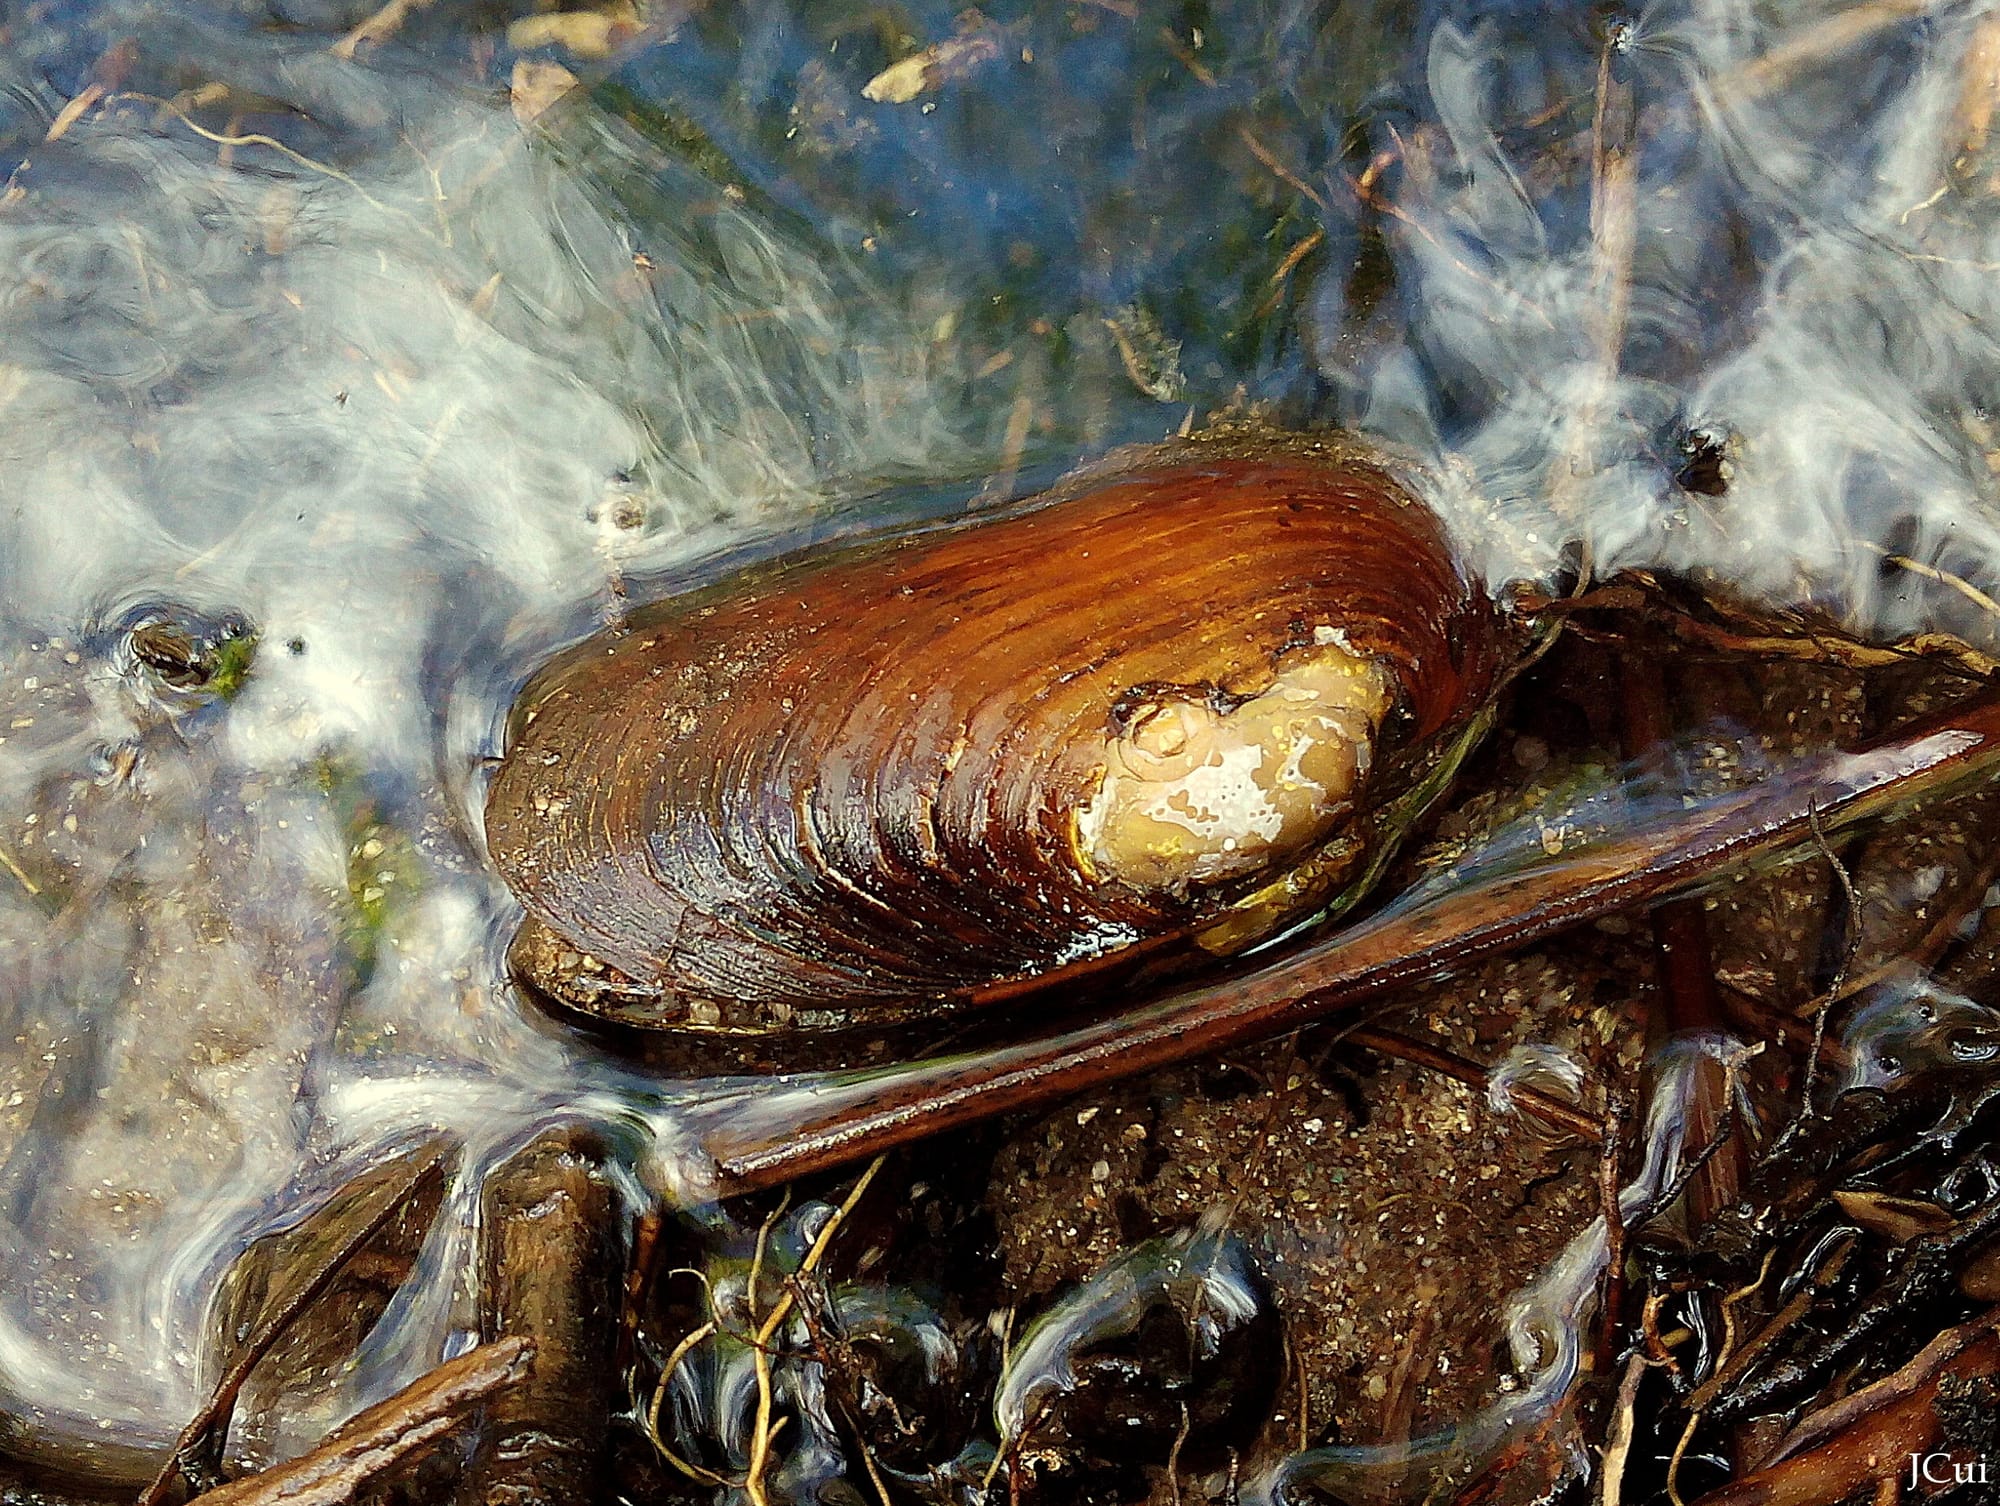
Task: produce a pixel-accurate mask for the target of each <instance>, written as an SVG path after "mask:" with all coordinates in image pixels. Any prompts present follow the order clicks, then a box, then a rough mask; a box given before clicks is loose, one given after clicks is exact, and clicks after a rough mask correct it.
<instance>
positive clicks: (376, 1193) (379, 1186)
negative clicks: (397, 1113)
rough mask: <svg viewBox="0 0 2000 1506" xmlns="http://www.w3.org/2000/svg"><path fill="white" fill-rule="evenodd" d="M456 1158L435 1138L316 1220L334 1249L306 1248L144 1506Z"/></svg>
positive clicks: (367, 1177)
mask: <svg viewBox="0 0 2000 1506" xmlns="http://www.w3.org/2000/svg"><path fill="white" fill-rule="evenodd" d="M456 1153H457V1147H456V1145H455V1144H454V1143H453V1142H452V1141H451V1140H449V1139H447V1138H446V1137H444V1136H442V1135H439V1136H435V1137H433V1138H432V1139H431V1140H429V1141H427V1142H426V1143H425V1144H423V1145H421V1146H419V1147H417V1148H416V1149H415V1150H411V1151H407V1152H405V1153H404V1154H402V1155H400V1156H398V1157H396V1158H395V1159H394V1160H391V1161H389V1162H388V1163H386V1164H384V1165H381V1166H376V1167H371V1168H369V1169H368V1170H367V1171H365V1172H363V1173H361V1174H360V1175H359V1176H357V1177H355V1178H354V1179H353V1181H351V1182H350V1183H348V1185H347V1186H346V1187H344V1188H342V1189H341V1191H340V1192H339V1193H338V1194H337V1195H336V1198H335V1200H334V1201H333V1202H332V1203H330V1204H328V1205H327V1207H326V1208H324V1209H321V1210H320V1211H319V1212H318V1213H316V1214H315V1215H314V1216H313V1217H314V1218H315V1219H320V1220H324V1221H325V1222H326V1224H327V1229H326V1232H327V1233H328V1234H329V1235H330V1236H331V1241H330V1243H329V1244H328V1245H327V1246H326V1247H325V1248H324V1249H320V1250H313V1249H311V1248H307V1249H306V1250H304V1251H302V1252H301V1258H299V1259H298V1260H296V1261H295V1262H293V1263H291V1264H290V1265H289V1266H288V1268H287V1269H285V1270H283V1271H282V1272H280V1278H281V1281H282V1282H285V1283H288V1284H281V1285H280V1286H279V1287H278V1288H277V1290H276V1291H274V1292H270V1293H267V1294H266V1296H265V1298H264V1301H263V1306H262V1311H261V1312H259V1313H258V1314H257V1315H256V1318H255V1321H254V1322H253V1324H252V1326H251V1328H250V1331H249V1333H248V1334H247V1335H246V1336H245V1338H244V1339H243V1341H242V1343H241V1344H240V1345H238V1346H237V1349H236V1353H235V1356H234V1358H233V1359H232V1360H231V1362H230V1364H229V1366H228V1368H227V1369H226V1370H224V1371H223V1373H222V1376H221V1378H220V1379H219V1380H217V1381H216V1383H215V1387H214V1389H213V1390H212V1391H211V1392H210V1393H209V1398H208V1401H207V1403H206V1404H205V1405H204V1406H203V1407H202V1408H201V1410H200V1411H198V1412H197V1413H195V1415H194V1417H193V1418H192V1419H191V1420H190V1421H189V1422H188V1425H187V1426H186V1427H185V1428H183V1429H182V1430H181V1435H180V1437H179V1438H178V1439H177V1440H176V1441H175V1443H174V1447H173V1451H172V1452H171V1453H170V1454H169V1455H168V1456H167V1460H166V1463H165V1464H163V1465H162V1466H161V1468H160V1472H159V1474H158V1475H156V1476H155V1477H154V1479H153V1482H152V1483H151V1484H150V1485H148V1486H147V1487H146V1489H145V1490H144V1491H143V1492H141V1494H140V1496H139V1502H138V1506H159V1503H161V1502H163V1501H164V1500H165V1499H166V1498H167V1495H168V1493H169V1491H170V1490H171V1489H172V1488H173V1484H174V1481H175V1479H176V1478H177V1477H187V1476H189V1475H190V1470H191V1467H192V1466H193V1465H194V1463H195V1462H196V1461H198V1460H200V1459H201V1458H202V1457H203V1456H204V1455H205V1454H207V1453H208V1452H210V1450H211V1447H212V1445H213V1444H214V1443H215V1442H216V1441H218V1440H219V1439H220V1437H221V1435H222V1434H223V1433H226V1432H227V1431H228V1427H229V1419H230V1415H231V1413H233V1412H234V1410H235V1407H236V1398H237V1396H238V1394H239V1393H240V1392H241V1391H242V1390H243V1387H244V1384H245V1383H246V1382H247V1381H248V1380H249V1379H250V1374H251V1372H252V1371H253V1370H255V1369H256V1368H257V1365H258V1363H259V1362H260V1361H262V1360H263V1358H264V1357H265V1356H266V1355H267V1354H269V1353H270V1351H271V1349H272V1347H273V1346H274V1345H276V1344H277V1343H278V1341H279V1340H280V1339H282V1338H283V1337H284V1336H285V1334H286V1333H287V1332H288V1331H289V1330H290V1328H291V1327H292V1325H293V1324H294V1323H296V1322H297V1321H298V1320H299V1318H300V1317H301V1316H302V1315H303V1314H304V1313H305V1312H306V1310H307V1309H308V1308H310V1307H311V1306H312V1304H313V1303H314V1302H316V1301H317V1300H318V1299H319V1298H320V1297H321V1296H322V1295H324V1294H325V1292H326V1290H327V1289H328V1287H330V1286H331V1285H332V1284H333V1282H334V1280H335V1278H336V1277H338V1276H339V1275H340V1273H341V1272H342V1271H343V1270H345V1269H346V1267H347V1266H348V1264H349V1262H351V1261H352V1260H353V1259H354V1258H355V1257H356V1256H357V1255H358V1254H360V1253H361V1252H362V1251H364V1250H366V1249H367V1248H368V1247H369V1246H370V1245H371V1244H372V1243H373V1242H374V1240H375V1239H376V1237H377V1236H378V1235H379V1234H381V1232H382V1231H383V1229H384V1228H386V1227H387V1226H388V1224H389V1223H390V1221H391V1220H392V1219H394V1218H395V1217H397V1215H398V1214H400V1213H402V1212H403V1211H404V1210H405V1209H407V1208H409V1207H410V1206H411V1205H412V1204H413V1203H415V1202H416V1201H418V1200H419V1198H420V1196H421V1194H422V1191H423V1189H424V1188H425V1187H426V1186H427V1185H436V1184H439V1183H441V1182H442V1180H443V1178H444V1176H445V1175H446V1172H447V1169H448V1167H449V1164H450V1162H451V1159H452V1158H453V1157H454V1156H455V1155H456Z"/></svg>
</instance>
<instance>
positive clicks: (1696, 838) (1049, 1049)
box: [704, 699, 2000, 1192]
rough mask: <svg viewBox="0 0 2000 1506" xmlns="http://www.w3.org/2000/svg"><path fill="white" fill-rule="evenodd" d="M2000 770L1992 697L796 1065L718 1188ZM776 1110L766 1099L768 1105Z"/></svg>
mask: <svg viewBox="0 0 2000 1506" xmlns="http://www.w3.org/2000/svg"><path fill="white" fill-rule="evenodd" d="M1996 767H2000V700H1994V699H1989V700H1983V701H1980V702H1978V703H1976V704H1973V705H1970V706H1960V707H1955V708H1953V709H1952V710H1951V711H1950V712H1948V713H1946V714H1944V715H1942V716H1940V717H1937V718H1935V719H1932V720H1930V721H1928V722H1926V723H1924V724H1922V725H1921V726H1919V727H1916V728H1913V729H1910V730H1908V731H1906V732H1904V733H1902V734H1900V735H1898V736H1895V737H1891V738H1888V739H1885V740H1883V741H1880V742H1877V743H1875V744H1873V745H1871V746H1869V747H1867V748H1865V749H1863V750H1862V751H1860V752H1856V753H1830V754H1825V755H1822V756H1820V757H1818V758H1814V759H1808V760H1804V761H1802V762H1801V763H1800V764H1798V765H1796V766H1794V767H1793V768H1791V769H1790V770H1787V771H1785V772H1782V773H1780V774H1777V775H1775V776H1774V777H1772V778H1770V779H1768V780H1766V781H1764V782H1762V783H1761V784H1757V785H1753V786H1750V787H1748V788H1746V789H1742V790H1737V791H1733V792H1731V793H1729V794H1726V795H1722V796H1719V797H1717V798H1715V799H1713V800H1710V801H1707V802H1705V803H1704V804H1701V805H1699V806H1696V807H1695V808H1693V809H1691V810H1675V811H1668V812H1665V813H1661V814H1655V815H1652V816H1649V817H1644V818H1638V819H1637V821H1636V824H1635V825H1633V826H1632V827H1630V828H1629V829H1627V830H1625V831H1624V832H1622V833H1618V834H1615V835H1613V836H1611V837H1609V838H1607V839H1606V840H1604V841H1602V842H1600V843H1598V844H1596V845H1595V846H1589V847H1583V848H1576V849H1572V850H1570V851H1568V852H1566V853H1564V854H1563V855H1562V856H1560V857H1557V858H1552V859H1549V860H1548V861H1545V862H1541V863H1537V864H1534V865H1531V866H1529V867H1526V868H1520V869H1514V870H1507V871H1499V872H1489V873H1485V874H1479V873H1476V872H1475V873H1474V874H1472V875H1470V876H1469V877H1468V878H1467V879H1466V880H1465V882H1464V883H1463V884H1462V885H1461V886H1460V887H1459V888H1458V889H1456V890H1453V891H1451V892H1449V893H1446V894H1444V895H1437V896H1429V897H1425V898H1423V899H1420V900H1418V901H1415V902H1412V903H1409V904H1406V905H1404V906H1403V907H1401V908H1394V909H1390V910H1388V911H1385V912H1383V913H1380V914H1378V915H1376V916H1374V917H1372V918H1371V919H1369V920H1366V921H1364V922H1362V923H1361V924H1359V925H1355V926H1352V927H1350V928H1348V929H1347V930H1346V931H1344V932H1341V933H1340V934H1337V935H1335V936H1333V937H1330V938H1328V939H1326V940H1323V941H1320V942H1318V943H1316V944H1314V945H1311V946H1307V947H1305V948H1302V949H1301V950H1299V951H1296V952H1294V953H1292V954H1291V955H1290V956H1288V957H1283V958H1280V959H1279V960H1277V961H1275V962H1272V963H1270V964H1268V965H1267V966H1265V967H1264V968H1263V969H1262V970H1260V971H1259V972H1257V973H1255V974H1252V975H1250V976H1246V977H1241V978H1228V979H1224V980H1222V981H1220V982H1213V983H1206V984H1202V985H1198V986H1196V987H1193V988H1189V989H1184V990H1182V991H1181V992H1179V993H1175V994H1171V995H1169V996H1167V997H1166V998H1164V999H1161V1000H1159V1001H1157V1002H1155V1003H1153V1004H1150V1005H1147V1006H1145V1007H1143V1008H1140V1009H1137V1010H1133V1011H1130V1012H1128V1013H1125V1014H1122V1015H1119V1016H1116V1017H1113V1018H1110V1019H1106V1020H1100V1021H1097V1022H1095V1023H1093V1024H1089V1025H1085V1026H1083V1027H1081V1028H1079V1029H1077V1030H1073V1031H1070V1032H1068V1033H1066V1034H1063V1035H1060V1036H1056V1037H1053V1038H1050V1039H1045V1040H1039V1041H1029V1042H1025V1043H1022V1044H1020V1045H1016V1046H1011V1047H1005V1048H1001V1049H999V1050H995V1051H991V1052H987V1053H983V1054H973V1055H964V1056H957V1057H943V1058H938V1059H934V1060H931V1061H924V1062H917V1063H913V1064H911V1065H909V1066H907V1067H902V1068H898V1069H895V1070H892V1071H887V1072H876V1073H858V1074H857V1073H849V1074H840V1075H828V1076H825V1077H821V1078H817V1079H812V1078H808V1079H804V1080H802V1081H800V1082H799V1083H797V1084H796V1085H795V1086H794V1089H793V1091H792V1093H790V1094H789V1095H787V1098H786V1101H785V1104H784V1107H783V1109H782V1110H781V1111H780V1112H776V1113H773V1114H771V1115H768V1116H765V1117H764V1119H763V1122H761V1123H759V1124H757V1125H754V1126H748V1127H740V1126H738V1125H736V1124H733V1123H731V1122H729V1121H727V1120H718V1121H717V1122H714V1123H711V1124H710V1125H708V1126H706V1127H705V1130H704V1144H705V1146H706V1148H707V1150H708V1151H709V1153H710V1155H711V1156H712V1157H713V1158H714V1160H715V1162H716V1171H717V1173H718V1177H719V1180H720V1182H721V1183H722V1184H723V1189H724V1190H726V1191H730V1192H736V1191H746V1190H749V1189H751V1188H755V1187H766V1186H771V1185H774V1184H776V1183H779V1182H783V1181H787V1180H789V1179H791V1178H793V1177H797V1176H801V1175H804V1174H805V1173H807V1172H810V1171H818V1170H823V1169H825V1168H827V1167H831V1166H838V1165H841V1164H843V1163H845V1162H849V1161H854V1160H859V1159H861V1158H863V1157H867V1156H874V1155H879V1154H881V1153H882V1152H883V1151H885V1150H888V1149H891V1148H893V1147H894V1146H897V1145H901V1144H906V1143H908V1142H910V1141H911V1140H914V1139H918V1138H921V1137H924V1136H928V1135H935V1134H939V1133H942V1132H944V1131H946V1130H951V1129H957V1128H960V1127H963V1126H965V1125H968V1124H973V1123H976V1122H978V1121H980V1120H983V1119H987V1118H990V1117H992V1116H994V1115H996V1114H1001V1113H1008V1112H1012V1111H1014V1110H1018V1109H1026V1108H1039V1107H1041V1106H1044V1105H1046V1104H1049V1103H1052V1102H1055V1101H1057V1100H1060V1099H1063V1098H1067V1097H1071V1096H1073V1095H1074V1094H1076V1093H1079V1092H1082V1091H1084V1090H1086V1089H1089V1088H1093V1087H1097V1086H1099V1085H1101V1084H1103V1083H1105V1082H1109V1081H1112V1080H1115V1079H1116V1078H1119V1077H1122V1076H1129V1075H1131V1074H1134V1073H1137V1072H1142V1071H1151V1070H1154V1069H1156V1068H1159V1067H1165V1066H1171V1065H1174V1064H1176V1063H1179V1062H1183V1061H1188V1060H1191V1059H1193V1058H1195V1057H1200V1056H1208V1055H1212V1054H1214V1053H1215V1052H1218V1051H1222V1050H1226V1049H1228V1048H1230V1047H1232V1046H1237V1045H1242V1044H1244V1043H1246V1042H1249V1041H1253V1040H1261V1039H1264V1038H1266V1037H1268V1036H1273V1035H1278V1034H1281V1033H1282V1032H1284V1031H1286V1030H1290V1029H1294V1028H1296V1027H1297V1026H1299V1025H1300V1024H1302V1023H1304V1022H1306V1021H1308V1020H1312V1019H1318V1018H1321V1017H1323V1016H1325V1015H1328V1014H1331V1013H1333V1012H1334V1011H1336V1010H1339V1009H1344V1008H1347V1007H1350V1006H1352V1005H1354V1004H1356V1003H1358V1002H1360V1001H1361V1000H1363V999H1368V998H1373V997H1376V996H1379V995H1381V994H1383V993H1386V992H1388V991H1389V990H1391V989H1394V988H1399V987H1403V986H1405V985H1408V984H1413V983H1420V982H1427V981H1430V980H1432V979H1435V978H1438V977H1441V976H1443V975H1445V974H1447V973H1450V972H1453V971H1456V970H1458V969H1460V968H1462V967H1464V966H1465V965H1467V964H1468V963H1470V962H1472V961H1474V960H1476V959H1479V958H1482V957H1487V956H1491V955H1494V954H1496V953H1499V952H1503V951H1508V950H1512V949H1516V948H1519V947H1521V946H1525V945H1527V944H1529V943H1531V942H1535V941H1539V940H1541V939H1543V938H1545V937H1548V936H1551V935H1554V934H1556V933H1557V932H1559V931H1562V930H1566V929H1568V928H1569V927H1571V926H1574V925H1577V924H1580V923H1582V922H1585V921H1589V920H1594V919H1596V918H1598V917H1599V916H1602V915H1607V914H1610V913H1613V912H1614V911H1619V910H1629V909H1633V908H1638V907H1644V906H1648V905H1653V904H1657V903H1659V902H1660V901H1661V900H1664V899H1668V898H1671V897H1673V896H1675V895H1678V894H1685V893H1688V892H1690V891H1691V890H1693V889H1695V888H1697V887H1699V886H1701V885H1703V884H1707V883H1710V882H1712V881H1714V880H1715V879H1716V878H1717V877H1718V876H1720V875H1722V874H1724V873H1726V872H1728V871H1729V870H1731V869H1733V868H1737V867H1740V866H1741V865H1743V864H1745V863H1748V862H1750V861H1752V860H1753V859H1759V858H1767V857H1769V856H1771V855H1772V854H1774V853H1778V852H1781V851H1784V850H1785V849H1787V848H1790V847H1794V846H1796V845H1797V844H1799V843H1800V842H1802V841H1804V840H1807V839H1808V837H1809V827H1810V825H1811V824H1812V823H1813V822H1814V821H1815V820H1816V821H1817V822H1818V824H1819V826H1820V827H1821V829H1822V830H1823V831H1837V830H1840V829H1842V828H1844V827H1847V826H1851V825H1853V824H1855V823H1856V822H1858V821H1862V820H1865V819H1867V818H1869V817H1872V816H1877V815H1880V814H1882V813H1884V812H1886V811H1888V810H1891V809H1893V808H1895V807H1896V806H1897V805H1899V804H1902V803H1905V802H1907V801H1909V800H1912V799H1915V798H1916V797H1918V796H1920V795H1930V794H1936V793H1937V792H1939V791H1940V790H1943V789H1946V788H1951V787H1954V786H1958V785H1961V784H1964V783H1966V782H1968V781H1970V780H1972V779H1975V778H1978V777H1981V776H1985V775H1987V774H1990V773H1991V772H1992V771H1993V770H1994V769H1995V768H1996ZM773 1107H774V1108H776V1107H777V1106H776V1105H773Z"/></svg>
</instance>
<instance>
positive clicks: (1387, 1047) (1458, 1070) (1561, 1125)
mask: <svg viewBox="0 0 2000 1506" xmlns="http://www.w3.org/2000/svg"><path fill="white" fill-rule="evenodd" d="M1341 1039H1342V1040H1344V1041H1345V1042H1347V1044H1349V1045H1351V1046H1359V1047H1361V1048H1362V1049H1363V1050H1364V1051H1373V1052H1376V1053H1378V1054H1379V1055H1382V1056H1388V1057H1394V1058H1395V1059H1397V1060H1398V1061H1406V1062H1409V1063H1411V1064H1412V1065H1414V1066H1419V1067H1424V1068H1428V1069H1429V1070H1430V1071H1432V1072H1436V1073H1438V1074H1440V1075H1441V1076H1444V1077H1449V1078H1452V1079H1454V1080H1455V1081H1458V1082H1462V1083H1464V1084H1465V1085H1466V1086H1467V1087H1469V1088H1476V1089H1478V1090H1479V1091H1480V1092H1482V1093H1483V1092H1485V1091H1486V1086H1487V1084H1488V1082H1489V1081H1490V1080H1491V1079H1490V1075H1489V1074H1488V1072H1487V1070H1486V1069H1485V1068H1484V1067H1482V1066H1480V1065H1479V1063H1478V1062H1475V1061H1468V1060H1467V1059H1466V1058H1465V1057H1462V1056H1459V1055H1457V1054H1456V1053H1455V1052H1451V1051H1446V1050H1445V1049H1444V1048H1443V1047H1441V1046H1433V1045H1430V1044H1429V1043H1428V1042H1425V1041H1419V1040H1414V1039H1412V1038H1411V1037H1409V1036H1407V1035H1404V1034H1402V1033H1401V1032H1400V1031H1394V1030H1379V1029H1376V1028H1374V1027H1372V1026H1370V1027H1365V1028H1363V1029H1360V1030H1350V1031H1348V1032H1347V1034H1346V1035H1344V1036H1342V1037H1341ZM1507 1095H1508V1097H1509V1098H1511V1099H1512V1100H1513V1101H1514V1103H1515V1104H1516V1105H1517V1106H1518V1107H1519V1108H1520V1109H1521V1110H1522V1111H1523V1112H1524V1113H1529V1114H1533V1115H1534V1116H1535V1117H1536V1118H1538V1119H1545V1120H1547V1121H1548V1122H1549V1123H1550V1124H1553V1125H1555V1126H1556V1127H1557V1128H1558V1129H1564V1130H1567V1131H1569V1133H1570V1134H1572V1135H1575V1136H1577V1137H1578V1138H1579V1139H1583V1140H1595V1139H1596V1138H1597V1137H1598V1135H1599V1133H1600V1132H1601V1131H1602V1129H1603V1126H1602V1125H1600V1124H1599V1123H1598V1122H1597V1120H1596V1119H1595V1118H1593V1117H1592V1116H1591V1115H1589V1114H1586V1113H1585V1112H1584V1111H1583V1110H1582V1109H1579V1108H1577V1107H1576V1106H1575V1105H1573V1104H1567V1103H1564V1102H1563V1101H1562V1100H1561V1099H1560V1098H1553V1097H1551V1096H1550V1095H1549V1094H1547V1093H1544V1092H1542V1091H1541V1090H1540V1089H1539V1088H1531V1087H1528V1086H1526V1085H1520V1086H1511V1085H1510V1086H1509V1087H1508V1089H1507Z"/></svg>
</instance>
